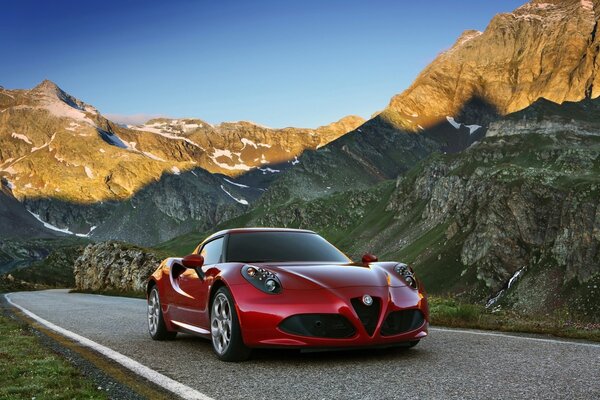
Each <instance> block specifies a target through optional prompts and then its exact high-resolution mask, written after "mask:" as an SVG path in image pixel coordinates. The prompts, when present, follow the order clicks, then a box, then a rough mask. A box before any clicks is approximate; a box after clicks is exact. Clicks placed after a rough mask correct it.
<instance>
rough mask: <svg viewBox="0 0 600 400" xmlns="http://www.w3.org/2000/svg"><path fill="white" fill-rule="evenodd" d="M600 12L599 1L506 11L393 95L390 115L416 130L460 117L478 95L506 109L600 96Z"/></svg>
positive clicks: (549, 1) (536, 2)
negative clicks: (450, 118)
mask: <svg viewBox="0 0 600 400" xmlns="http://www.w3.org/2000/svg"><path fill="white" fill-rule="evenodd" d="M599 16H600V2H598V1H597V0H594V1H592V0H581V1H580V0H533V1H530V2H528V3H526V4H525V5H523V6H521V7H519V8H517V9H516V10H515V11H513V12H512V13H504V14H498V15H496V16H495V17H494V18H493V19H492V21H491V22H490V24H489V25H488V27H487V28H486V29H485V31H484V32H478V31H473V30H469V31H465V32H464V33H463V34H462V35H461V36H460V37H459V38H458V40H457V41H456V42H455V44H454V45H453V46H452V47H451V48H450V49H449V50H447V51H445V52H443V53H441V54H440V55H439V56H438V57H437V58H436V59H435V60H434V61H433V62H432V63H431V64H430V65H429V66H427V68H425V69H424V70H423V71H422V72H421V73H420V74H419V76H418V77H417V79H416V80H415V81H414V83H413V84H412V85H411V86H410V87H409V88H408V89H407V90H405V91H404V92H403V93H401V94H399V95H397V96H394V98H392V100H391V101H390V104H389V106H388V107H387V108H386V109H385V110H384V111H383V113H382V116H383V117H384V118H385V119H387V120H388V121H394V122H395V123H396V124H397V125H398V126H401V127H405V128H407V129H410V130H413V131H416V130H417V129H418V128H417V127H418V125H421V126H424V127H428V126H431V125H432V124H436V123H438V122H440V121H443V120H444V119H445V118H446V116H451V117H452V116H454V117H456V116H457V115H458V114H459V112H460V110H461V109H462V108H463V107H464V105H465V104H467V103H468V102H469V101H470V100H472V99H474V98H478V99H484V100H485V101H486V102H487V103H488V104H489V105H491V106H492V107H493V108H495V109H496V110H497V111H498V112H499V113H500V114H509V113H512V112H515V111H518V110H521V109H523V108H525V107H527V106H529V105H531V104H532V103H534V102H535V101H536V100H538V99H539V98H545V99H547V100H550V101H553V102H555V103H562V102H564V101H571V102H573V101H579V100H582V99H584V98H585V97H590V98H596V97H598V96H599V95H600V84H599V83H600V74H598V69H599V65H600V64H599V62H600V60H598V52H599V49H600V35H597V25H598V18H599ZM463 122H470V123H473V121H463ZM475 123H476V121H475Z"/></svg>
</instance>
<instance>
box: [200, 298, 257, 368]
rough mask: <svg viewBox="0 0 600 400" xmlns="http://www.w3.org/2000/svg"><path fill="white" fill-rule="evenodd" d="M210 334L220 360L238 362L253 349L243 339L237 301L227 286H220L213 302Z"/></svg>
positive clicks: (214, 349)
mask: <svg viewBox="0 0 600 400" xmlns="http://www.w3.org/2000/svg"><path fill="white" fill-rule="evenodd" d="M210 336H211V339H212V340H211V341H212V345H213V346H212V347H213V351H214V352H215V355H216V356H217V358H218V359H219V360H221V361H230V362H237V361H244V360H247V359H248V358H249V357H250V353H251V351H252V350H251V349H250V348H248V347H246V345H245V344H244V341H243V340H242V329H241V328H240V322H239V320H238V316H237V312H236V311H235V302H234V300H233V296H232V295H231V292H230V291H229V289H227V288H226V287H221V288H219V289H218V290H217V292H216V293H215V295H214V297H213V300H212V302H211V306H210Z"/></svg>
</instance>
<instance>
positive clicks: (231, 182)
mask: <svg viewBox="0 0 600 400" xmlns="http://www.w3.org/2000/svg"><path fill="white" fill-rule="evenodd" d="M223 180H224V181H225V182H227V183H229V184H231V185H234V186H237V187H241V188H249V187H250V186H248V185H242V184H241V183H237V182H233V181H230V180H229V179H227V178H223Z"/></svg>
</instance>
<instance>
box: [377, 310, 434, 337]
mask: <svg viewBox="0 0 600 400" xmlns="http://www.w3.org/2000/svg"><path fill="white" fill-rule="evenodd" d="M423 322H425V318H424V316H423V313H422V312H421V311H420V310H401V311H394V312H392V313H390V315H388V317H387V318H386V319H385V321H384V322H383V326H382V327H381V336H391V335H398V334H400V333H404V332H409V331H413V330H415V329H417V328H418V327H420V326H421V325H423Z"/></svg>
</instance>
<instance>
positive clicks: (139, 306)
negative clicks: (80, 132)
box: [10, 290, 600, 399]
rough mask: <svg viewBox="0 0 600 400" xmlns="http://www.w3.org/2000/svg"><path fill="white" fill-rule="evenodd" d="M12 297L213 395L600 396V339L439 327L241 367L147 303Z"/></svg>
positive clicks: (45, 294) (276, 353) (53, 295)
mask: <svg viewBox="0 0 600 400" xmlns="http://www.w3.org/2000/svg"><path fill="white" fill-rule="evenodd" d="M10 298H11V300H12V301H13V302H14V303H16V304H18V305H20V306H22V307H24V308H26V309H28V310H29V311H31V312H33V313H34V314H36V315H38V316H40V317H42V318H44V319H46V320H48V321H50V322H52V323H54V324H56V325H58V326H60V327H62V328H65V329H68V330H70V331H72V332H75V333H77V334H79V335H82V336H84V337H86V338H88V339H91V340H93V341H95V342H97V343H100V344H102V345H104V346H107V347H109V348H111V349H113V350H115V351H117V352H119V353H121V354H123V355H126V356H128V357H130V358H132V359H134V360H136V361H138V362H140V363H141V364H143V365H145V366H147V367H149V368H152V369H153V370H155V371H158V372H160V373H162V374H164V375H166V376H168V377H170V378H172V379H175V380H177V381H179V382H181V383H183V384H185V385H187V386H189V387H191V388H194V389H196V390H198V391H200V392H202V393H203V394H205V395H207V396H210V397H212V398H214V399H262V398H269V399H290V398H302V399H401V398H412V399H524V398H526V399H534V398H535V399H567V398H568V399H600V345H597V344H590V343H585V342H569V341H562V340H560V341H559V340H557V341H554V340H539V339H536V337H533V338H531V337H523V336H511V335H489V334H488V333H484V332H478V331H470V332H469V331H455V330H439V329H432V330H431V332H430V337H428V338H426V339H424V340H422V341H421V343H420V344H419V345H418V346H416V347H415V348H413V349H409V350H406V349H394V350H389V349H388V350H369V351H367V350H358V351H343V352H327V353H298V352H295V351H285V350H262V351H256V352H255V353H254V355H253V358H252V359H251V360H250V361H248V362H244V363H239V364H233V363H223V362H220V361H218V360H217V359H216V358H215V357H214V356H213V354H212V350H211V345H210V343H209V342H208V341H206V340H203V339H200V338H196V337H193V336H189V335H179V336H178V337H177V339H176V340H175V341H172V342H154V341H152V340H151V339H150V337H149V336H148V333H147V328H146V303H145V301H144V300H139V299H128V298H120V297H108V296H98V295H86V294H69V293H67V292H66V291H63V290H51V291H42V292H20V293H14V294H12V295H11V296H10Z"/></svg>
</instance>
